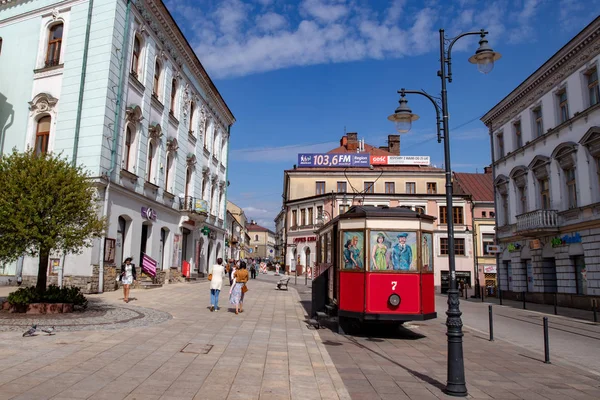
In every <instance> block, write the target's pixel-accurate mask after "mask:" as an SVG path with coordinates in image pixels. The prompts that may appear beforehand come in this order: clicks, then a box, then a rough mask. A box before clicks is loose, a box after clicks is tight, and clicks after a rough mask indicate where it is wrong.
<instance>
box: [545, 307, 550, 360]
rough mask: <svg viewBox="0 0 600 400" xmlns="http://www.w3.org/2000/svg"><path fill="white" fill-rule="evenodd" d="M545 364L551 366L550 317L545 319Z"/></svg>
mask: <svg viewBox="0 0 600 400" xmlns="http://www.w3.org/2000/svg"><path fill="white" fill-rule="evenodd" d="M544 363H546V364H550V343H549V341H548V317H544Z"/></svg>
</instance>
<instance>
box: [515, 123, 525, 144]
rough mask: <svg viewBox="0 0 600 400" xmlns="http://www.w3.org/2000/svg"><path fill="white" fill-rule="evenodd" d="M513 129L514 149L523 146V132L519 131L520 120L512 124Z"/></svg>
mask: <svg viewBox="0 0 600 400" xmlns="http://www.w3.org/2000/svg"><path fill="white" fill-rule="evenodd" d="M513 128H514V130H515V145H516V147H515V150H516V149H518V148H520V147H523V132H522V131H521V121H517V122H515V123H514V124H513Z"/></svg>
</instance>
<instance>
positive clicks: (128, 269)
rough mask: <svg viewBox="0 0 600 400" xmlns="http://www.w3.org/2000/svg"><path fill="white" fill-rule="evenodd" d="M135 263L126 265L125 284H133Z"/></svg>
mask: <svg viewBox="0 0 600 400" xmlns="http://www.w3.org/2000/svg"><path fill="white" fill-rule="evenodd" d="M132 269H133V264H128V265H125V275H124V276H123V285H131V284H132V283H133V272H132Z"/></svg>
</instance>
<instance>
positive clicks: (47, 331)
mask: <svg viewBox="0 0 600 400" xmlns="http://www.w3.org/2000/svg"><path fill="white" fill-rule="evenodd" d="M42 332H44V333H47V334H48V336H50V335H54V327H53V326H52V327H50V328H43V329H42Z"/></svg>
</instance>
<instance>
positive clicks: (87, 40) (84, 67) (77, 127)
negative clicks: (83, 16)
mask: <svg viewBox="0 0 600 400" xmlns="http://www.w3.org/2000/svg"><path fill="white" fill-rule="evenodd" d="M93 11H94V0H90V5H89V6H88V16H87V25H86V27H85V41H84V43H85V44H84V45H83V61H82V65H81V79H80V80H79V100H78V101H77V119H76V122H75V141H74V143H73V160H72V164H73V166H75V165H77V149H78V148H79V130H80V129H81V112H82V109H83V93H84V90H85V73H86V71H87V59H88V50H89V47H90V29H91V27H92V12H93Z"/></svg>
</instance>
